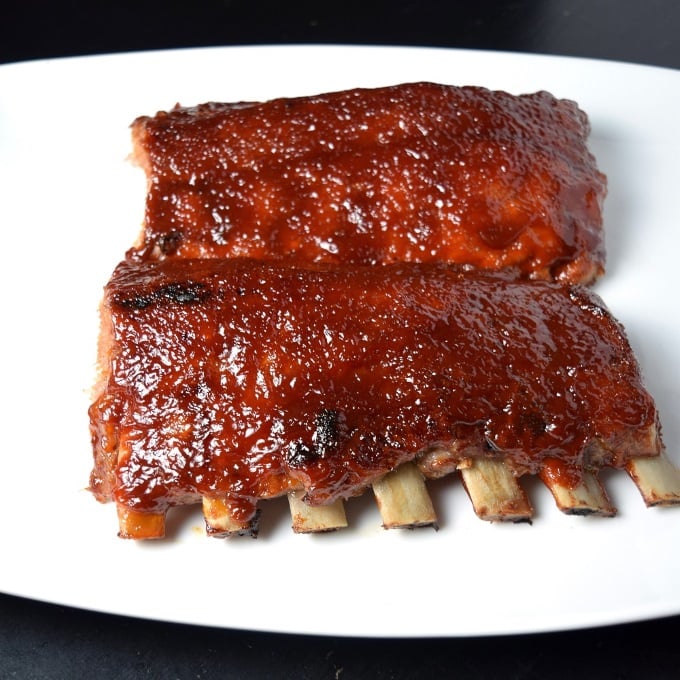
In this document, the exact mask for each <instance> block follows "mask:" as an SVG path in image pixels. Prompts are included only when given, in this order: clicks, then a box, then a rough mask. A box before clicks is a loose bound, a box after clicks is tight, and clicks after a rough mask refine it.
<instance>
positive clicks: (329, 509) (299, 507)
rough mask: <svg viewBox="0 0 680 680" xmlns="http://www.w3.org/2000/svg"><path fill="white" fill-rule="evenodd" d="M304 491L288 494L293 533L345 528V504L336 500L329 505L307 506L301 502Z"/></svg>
mask: <svg viewBox="0 0 680 680" xmlns="http://www.w3.org/2000/svg"><path fill="white" fill-rule="evenodd" d="M303 495H304V491H291V492H290V493H289V494H288V503H289V505H290V514H291V517H292V519H293V531H294V532H295V533H296V534H311V533H321V532H327V531H335V530H336V529H344V528H345V527H346V526H347V517H346V516H345V504H344V503H343V501H342V499H338V500H337V501H335V502H334V503H331V504H330V505H316V506H313V505H308V504H307V503H305V502H304V501H303V500H302V497H303Z"/></svg>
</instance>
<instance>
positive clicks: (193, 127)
mask: <svg viewBox="0 0 680 680" xmlns="http://www.w3.org/2000/svg"><path fill="white" fill-rule="evenodd" d="M589 131H590V130H589V123H588V120H587V118H586V116H585V114H584V113H583V112H582V111H580V110H579V109H578V107H577V106H576V104H574V103H573V102H571V101H566V100H558V99H556V98H555V97H553V96H552V95H550V94H548V93H546V92H539V93H535V94H529V95H522V96H518V97H517V96H512V95H510V94H507V93H504V92H492V91H489V90H486V89H483V88H477V87H451V86H443V85H435V84H430V83H413V84H406V85H400V86H394V87H385V88H378V89H374V90H349V91H345V92H338V93H331V94H324V95H319V96H315V97H301V98H296V99H278V100H273V101H270V102H265V103H258V104H216V103H212V104H204V105H201V106H198V107H193V108H178V109H175V110H173V111H170V112H161V113H159V114H157V115H156V116H155V117H142V118H139V119H138V120H137V121H135V123H134V124H133V138H134V139H135V142H136V149H137V151H136V157H137V159H138V160H139V162H140V163H141V164H142V165H143V166H144V167H145V169H146V172H147V174H148V179H149V188H148V189H149V190H148V197H147V203H146V219H145V226H144V233H143V236H142V238H141V243H140V245H139V247H138V248H135V249H133V251H132V253H131V254H132V255H133V256H134V257H141V258H148V257H151V258H163V257H172V256H180V257H234V256H246V257H253V258H257V259H270V260H278V259H288V260H293V261H297V262H326V263H336V264H337V263H340V264H346V263H355V264H383V263H392V262H404V261H417V262H427V261H433V260H441V261H449V262H456V263H461V264H469V265H474V266H476V267H482V268H488V269H493V270H497V269H503V268H513V269H514V270H515V271H516V272H517V273H518V274H519V275H521V276H523V277H528V278H545V279H558V280H563V281H570V282H586V283H587V282H590V281H591V280H593V279H594V278H596V277H597V276H599V275H600V274H601V273H602V271H603V266H604V242H603V236H602V215H601V209H602V202H603V199H604V196H605V192H606V182H605V177H604V176H603V175H602V174H601V173H600V172H599V171H598V170H597V168H596V165H595V161H594V159H593V157H592V155H591V154H590V153H589V151H588V149H587V147H586V141H587V137H588V134H589Z"/></svg>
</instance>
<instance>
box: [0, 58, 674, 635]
mask: <svg viewBox="0 0 680 680" xmlns="http://www.w3.org/2000/svg"><path fill="white" fill-rule="evenodd" d="M421 79H426V80H432V81H438V82H442V83H451V84H477V85H484V86H487V87H490V88H502V89H506V90H508V91H510V92H513V93H521V92H529V91H534V90H538V89H546V90H549V91H551V92H552V93H553V94H555V95H557V96H559V97H567V98H571V99H575V100H576V101H578V102H579V103H580V105H581V106H582V107H583V108H584V109H585V110H586V111H587V112H588V113H589V115H590V118H591V122H592V127H593V133H592V140H591V147H592V149H593V151H594V152H595V154H596V156H597V158H598V161H599V164H600V166H601V168H602V169H603V170H604V171H605V172H606V173H607V174H608V176H609V186H610V191H609V196H608V199H607V203H606V212H605V219H606V229H607V245H608V251H609V271H608V274H607V276H606V278H605V279H604V280H603V281H602V282H601V283H600V284H599V285H598V290H599V292H600V293H601V294H602V296H603V297H604V298H605V300H606V301H607V303H608V304H609V306H610V307H611V309H612V311H613V312H614V313H615V315H616V316H617V317H618V318H619V319H620V320H621V321H622V322H623V323H624V325H625V326H626V328H627V330H628V332H629V336H630V339H631V342H632V344H633V346H634V347H635V349H636V351H637V353H638V356H639V359H640V361H641V363H642V366H643V370H644V372H645V374H646V378H647V384H648V387H649V388H650V391H651V392H652V393H653V394H654V395H655V397H656V399H657V402H658V405H659V407H660V410H661V415H662V419H663V422H664V434H665V440H666V444H667V446H668V449H669V454H670V457H671V458H672V459H673V460H674V461H675V462H676V463H677V462H680V446H679V444H680V421H679V420H678V419H677V409H678V406H679V405H680V362H679V361H678V357H679V356H680V349H679V338H680V315H679V314H678V311H679V310H678V303H677V298H676V297H675V286H674V284H675V278H676V274H675V267H676V264H677V262H676V258H677V253H678V251H679V246H680V243H679V242H678V239H679V237H678V232H677V231H676V230H677V229H678V225H680V201H679V200H678V194H679V192H680V170H679V168H680V164H679V159H680V126H678V123H677V121H678V120H680V75H679V74H678V72H676V71H671V70H665V69H657V68H651V67H642V66H635V65H626V64H619V63H611V62H596V61H588V60H579V59H564V58H555V57H537V56H527V55H516V54H502V53H487V52H469V51H456V50H434V49H413V48H406V49H405V48H365V47H354V48H347V47H313V46H297V47H255V48H224V49H202V50H188V51H186V50H185V51H171V52H156V53H143V54H127V55H118V56H103V57H91V58H78V59H66V60H55V61H43V62H33V63H24V64H14V65H6V66H1V67H0V186H1V187H2V190H1V191H2V200H1V201H0V224H1V225H2V229H3V263H2V267H0V286H1V288H0V289H1V290H2V305H3V319H4V321H3V332H2V344H3V346H2V351H1V352H0V376H1V378H0V380H1V382H0V385H1V388H0V389H1V391H2V396H3V401H4V405H3V407H2V409H1V410H0V414H1V416H0V417H1V419H2V420H1V424H2V430H1V432H2V440H1V444H0V465H1V467H0V470H1V473H0V474H1V475H2V492H1V493H0V517H1V519H0V544H1V545H2V552H3V559H2V561H0V590H2V591H4V592H6V593H12V594H17V595H23V596H28V597H31V598H36V599H40V600H46V601H51V602H58V603H63V604H67V605H74V606H77V607H84V608H91V609H96V610H101V611H106V612H112V613H120V614H128V615H133V616H139V617H146V618H154V619H160V620H169V621H177V622H187V623H196V624H207V625H212V626H218V627H227V628H242V629H253V630H265V631H278V632H294V633H317V634H339V635H350V636H354V635H356V636H385V637H392V636H413V637H419V636H472V635H484V634H504V633H521V632H528V631H532V632H535V631H551V630H560V629H569V628H577V627H588V626H594V625H602V624H608V623H617V622H626V621H634V620H640V619H644V618H650V617H658V616H663V615H670V614H678V613H680V541H679V540H678V537H679V535H680V533H679V532H680V508H678V509H651V510H648V509H646V508H645V507H644V505H643V503H642V500H641V498H640V496H639V494H638V492H637V490H636V489H635V487H634V485H633V484H632V482H631V481H630V480H629V479H628V478H627V477H626V476H625V475H624V474H623V473H619V474H617V473H607V474H606V475H605V482H606V486H607V488H608V490H609V492H610V494H611V496H612V498H613V500H614V502H615V504H616V505H617V506H618V508H619V510H620V513H619V516H618V517H617V518H615V519H608V520H605V519H592V518H579V517H567V516H563V515H561V514H560V513H559V512H558V511H557V510H556V509H555V507H554V505H553V504H552V502H551V500H550V498H549V496H548V494H547V492H546V491H545V489H543V488H542V487H540V486H539V485H538V484H533V483H532V484H530V485H529V490H530V495H531V496H532V499H533V501H534V502H535V505H536V507H537V516H536V519H535V521H534V523H533V525H531V526H529V525H503V524H487V523H484V522H482V521H481V520H478V519H476V517H475V516H474V514H473V512H472V509H471V506H470V504H469V502H468V500H467V498H466V496H465V494H464V491H463V489H462V487H461V486H460V484H459V482H457V481H456V480H454V479H450V480H442V481H440V482H438V483H437V484H434V485H433V486H432V490H433V496H434V500H435V503H436V505H437V507H438V510H439V514H440V517H441V524H442V527H441V529H440V530H439V531H438V532H434V531H433V530H429V529H426V530H422V531H416V532H387V531H384V530H383V529H382V528H380V520H379V515H378V512H377V509H376V508H375V506H374V504H373V501H372V500H371V499H370V497H368V496H366V497H363V498H361V499H357V500H355V501H353V502H351V503H349V505H348V515H349V519H350V522H351V528H349V529H347V530H345V531H344V532H339V533H336V534H331V535H323V536H296V535H294V534H293V533H292V532H291V531H290V529H289V518H287V516H286V503H285V500H276V501H271V502H269V503H268V504H266V505H265V506H264V512H263V520H262V531H261V535H260V538H259V539H258V540H256V541H254V540H251V539H245V540H234V541H217V540H212V539H208V538H206V537H205V536H204V535H203V529H202V522H201V518H200V516H199V514H197V513H196V512H195V511H194V510H189V511H177V512H175V513H174V514H171V516H170V518H169V523H170V527H169V531H170V537H169V538H168V539H167V540H166V541H164V542H160V543H154V544H148V543H147V544H140V543H134V542H125V541H122V540H120V539H118V538H117V537H116V529H117V523H116V518H115V510H114V507H113V506H111V505H109V506H101V505H99V504H98V503H96V502H95V501H94V500H93V498H92V497H91V496H90V494H89V493H88V491H87V490H86V488H85V487H86V484H87V479H88V474H89V469H90V456H91V454H90V444H89V435H88V423H87V415H86V411H87V407H88V404H89V394H88V390H89V387H90V385H91V383H92V378H93V370H94V359H95V345H96V335H97V314H96V310H97V304H98V302H99V298H100V294H101V289H102V286H103V285H104V283H105V282H106V280H107V278H108V275H109V273H110V272H111V270H112V268H113V266H114V265H115V264H116V262H117V261H118V260H119V259H120V258H121V257H122V254H123V252H124V251H125V249H126V248H127V247H128V246H129V245H130V244H131V243H132V241H133V239H134V238H135V237H136V235H137V232H138V229H139V226H140V224H141V220H142V213H143V199H144V179H143V176H142V174H141V171H140V170H137V169H135V168H133V167H132V166H131V165H130V164H129V163H128V162H127V159H126V156H127V154H128V152H129V150H130V142H129V131H128V125H129V123H130V122H131V121H132V120H133V118H134V117H136V116H137V115H140V114H145V113H154V112H155V111H157V110H159V109H163V108H167V107H169V106H172V105H173V104H175V103H176V102H180V103H182V104H195V103H199V102H202V101H206V100H225V101H233V100H247V99H251V100H252V99H265V98H271V97H274V96H279V95H286V96H288V95H290V96H292V95H301V94H313V93H317V92H323V91H329V90H334V89H342V88H349V87H356V86H378V85H386V84H394V83H399V82H407V81H414V80H421Z"/></svg>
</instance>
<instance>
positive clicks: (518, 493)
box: [460, 458, 533, 522]
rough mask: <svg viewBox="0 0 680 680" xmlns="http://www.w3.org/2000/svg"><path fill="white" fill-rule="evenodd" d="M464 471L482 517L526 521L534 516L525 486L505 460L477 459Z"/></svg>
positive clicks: (477, 511)
mask: <svg viewBox="0 0 680 680" xmlns="http://www.w3.org/2000/svg"><path fill="white" fill-rule="evenodd" d="M460 473H461V476H462V478H463V484H464V486H465V490H466V491H467V493H468V495H469V496H470V500H471V501H472V505H473V507H474V510H475V513H476V514H477V516H478V517H479V518H480V519H485V520H488V521H490V522H493V521H496V520H503V521H511V522H526V521H529V520H530V519H531V517H532V516H533V508H532V507H531V503H530V501H529V499H528V498H527V495H526V493H525V492H524V489H522V487H521V486H520V485H519V482H518V481H517V478H516V477H515V476H514V475H513V474H512V472H510V470H509V469H508V468H507V467H506V466H505V464H504V463H503V462H502V461H500V460H496V459H492V458H488V459H484V458H475V459H473V461H472V464H471V465H470V466H469V467H466V468H463V469H461V471H460Z"/></svg>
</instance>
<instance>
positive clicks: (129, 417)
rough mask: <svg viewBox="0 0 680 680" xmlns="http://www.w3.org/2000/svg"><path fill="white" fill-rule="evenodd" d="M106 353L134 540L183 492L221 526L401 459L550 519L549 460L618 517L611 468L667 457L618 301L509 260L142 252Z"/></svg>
mask: <svg viewBox="0 0 680 680" xmlns="http://www.w3.org/2000/svg"><path fill="white" fill-rule="evenodd" d="M100 367H101V375H100V379H99V383H98V386H97V390H96V392H97V394H96V399H95V401H94V403H93V404H92V406H91V408H90V418H91V428H92V438H93V443H94V453H95V467H94V470H93V472H92V477H91V488H92V490H93V492H94V493H95V495H96V497H97V498H98V499H99V500H102V501H105V500H113V501H115V503H116V505H117V508H118V517H119V524H120V535H121V536H123V537H131V538H156V537H160V536H162V535H163V534H164V523H165V515H166V512H167V510H168V509H169V508H171V507H173V506H176V505H181V504H186V503H195V502H202V503H203V508H204V512H205V517H206V524H207V528H208V533H212V534H215V535H224V534H237V533H248V532H255V531H256V518H257V515H258V503H259V501H261V500H262V499H268V498H272V497H276V496H280V495H285V494H288V495H289V497H290V498H291V499H293V500H295V502H297V503H298V504H300V502H301V505H302V506H305V507H311V508H315V507H317V508H321V509H324V508H326V509H329V508H331V509H332V508H334V507H337V504H338V503H342V499H345V498H348V497H352V496H356V495H359V494H361V493H363V492H364V491H365V490H366V489H368V488H370V487H371V486H373V488H374V490H376V493H378V491H377V490H379V489H380V488H381V487H380V484H381V482H382V481H383V480H385V479H386V478H389V476H390V475H392V474H394V473H393V472H392V471H394V470H397V472H399V471H403V474H405V475H407V476H408V475H410V474H413V473H414V472H415V477H416V478H418V479H421V480H422V479H423V478H434V477H441V476H444V475H448V474H454V473H455V474H460V475H461V476H462V478H463V482H464V484H465V486H466V489H467V490H468V492H469V493H470V494H471V498H472V501H473V504H474V507H475V509H476V510H477V511H478V514H480V516H481V517H485V518H487V519H499V518H500V519H513V520H521V519H528V518H530V517H531V512H532V510H531V505H530V503H529V501H528V499H527V498H526V496H525V495H524V493H523V491H522V489H521V486H520V485H519V482H518V480H519V479H521V478H522V476H524V475H534V474H537V475H539V476H540V478H541V479H542V480H543V481H544V482H545V483H546V484H547V485H548V486H549V487H550V489H551V491H552V492H553V494H554V495H555V498H556V499H557V500H558V504H559V503H560V502H561V501H560V498H561V499H562V502H563V503H564V509H566V510H567V511H569V510H571V511H574V512H581V511H586V510H588V509H587V508H586V510H584V509H583V508H582V507H580V506H579V503H578V498H577V496H578V495H579V493H580V492H579V489H581V490H583V489H585V491H586V495H588V496H589V498H591V499H592V498H593V496H595V498H596V501H595V505H596V507H595V508H594V510H595V511H599V512H601V514H611V513H613V512H614V509H613V508H612V507H611V504H610V503H609V501H608V499H607V498H606V494H605V493H604V490H603V489H602V487H601V486H600V485H599V482H598V480H597V473H598V471H599V470H601V469H602V468H603V467H613V468H622V469H626V470H628V472H629V473H630V474H631V476H632V477H633V479H634V480H636V481H639V482H640V484H639V485H640V488H641V490H643V495H645V491H644V483H645V482H644V480H645V479H647V480H648V479H649V478H650V476H649V474H648V473H647V472H645V465H647V464H648V463H649V462H650V461H652V468H654V469H655V468H656V467H658V465H662V466H663V465H666V464H667V461H666V460H665V458H664V457H663V444H662V441H661V436H660V431H659V423H658V414H657V411H656V409H655V406H654V403H653V400H652V398H651V397H650V395H649V394H648V392H647V391H646V389H645V387H644V385H643V382H642V378H641V375H640V368H639V366H638V363H637V362H636V359H635V357H634V356H633V353H632V351H631V348H630V345H629V343H628V341H627V340H626V337H625V334H624V331H623V329H622V327H621V325H620V324H619V323H618V322H617V321H616V320H615V319H614V318H613V317H612V315H611V314H610V313H609V312H608V310H607V309H606V307H605V305H604V304H603V302H602V300H601V299H600V298H599V297H598V296H597V295H596V294H595V293H594V292H593V291H592V290H590V289H589V288H586V287H584V286H580V285H563V284H558V283H555V282H547V281H532V282H527V281H523V280H518V279H516V278H514V277H513V276H512V275H511V274H509V273H508V272H502V273H497V272H495V273H494V272H481V271H471V270H469V269H467V268H464V267H458V266H455V265H449V264H445V263H422V264H417V263H409V264H402V263H397V264H391V265H385V266H381V267H367V266H360V265H342V266H340V265H327V264H325V265H324V264H316V265H315V264H308V265H304V266H302V265H298V264H295V263H291V262H261V261H255V260H252V259H247V258H233V259H224V258H204V259H193V258H187V259H181V258H167V259H162V260H157V261H141V262H136V261H134V260H127V261H124V262H122V263H121V264H120V265H119V266H118V267H117V269H116V271H115V273H114V274H113V277H112V278H111V280H110V281H109V283H108V285H107V286H106V291H105V296H104V300H103V303H102V336H101V345H100ZM654 474H656V473H654ZM485 485H487V486H488V485H491V486H492V487H494V488H495V491H494V490H492V491H493V492H492V493H491V494H490V495H489V494H486V495H485V492H484V486H485ZM658 485H659V482H658V480H657V483H656V486H658ZM677 488H678V487H677V486H676V488H675V489H674V490H673V491H672V492H671V494H670V496H669V498H670V502H677V501H678V500H680V495H679V494H678V491H677ZM392 490H393V491H394V487H392ZM388 491H389V489H388ZM657 491H658V490H657ZM657 491H654V493H657ZM669 498H666V499H663V498H658V497H653V494H652V492H649V494H648V495H647V496H646V497H645V499H646V500H647V501H648V502H649V503H654V502H665V501H666V500H669ZM565 499H566V500H565ZM598 499H599V500H598ZM489 502H491V504H492V505H493V504H494V503H496V504H497V505H498V504H500V505H501V506H502V507H496V509H494V508H489V507H488V503H489ZM296 507H298V506H296Z"/></svg>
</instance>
